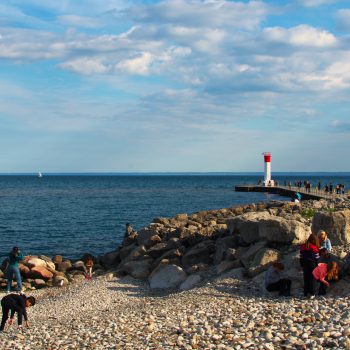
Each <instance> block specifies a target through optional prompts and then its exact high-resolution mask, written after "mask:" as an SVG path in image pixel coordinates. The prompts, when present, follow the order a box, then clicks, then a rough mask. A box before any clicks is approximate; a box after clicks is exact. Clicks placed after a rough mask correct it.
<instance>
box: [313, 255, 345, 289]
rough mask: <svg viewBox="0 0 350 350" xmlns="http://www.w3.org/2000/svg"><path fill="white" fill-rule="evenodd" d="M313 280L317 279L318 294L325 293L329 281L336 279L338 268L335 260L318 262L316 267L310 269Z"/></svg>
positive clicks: (337, 277)
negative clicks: (325, 262)
mask: <svg viewBox="0 0 350 350" xmlns="http://www.w3.org/2000/svg"><path fill="white" fill-rule="evenodd" d="M312 274H313V276H314V279H315V281H319V283H320V286H319V290H318V295H325V294H326V292H327V288H329V287H330V284H329V282H330V281H338V279H339V268H338V265H337V263H336V262H335V261H331V262H330V263H328V264H324V263H319V264H318V265H317V267H316V268H315V269H314V270H313V271H312Z"/></svg>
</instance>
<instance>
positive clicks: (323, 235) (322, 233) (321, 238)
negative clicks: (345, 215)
mask: <svg viewBox="0 0 350 350" xmlns="http://www.w3.org/2000/svg"><path fill="white" fill-rule="evenodd" d="M317 236H318V239H319V241H320V242H324V241H325V240H326V239H327V233H326V231H324V230H320V231H318V234H317Z"/></svg>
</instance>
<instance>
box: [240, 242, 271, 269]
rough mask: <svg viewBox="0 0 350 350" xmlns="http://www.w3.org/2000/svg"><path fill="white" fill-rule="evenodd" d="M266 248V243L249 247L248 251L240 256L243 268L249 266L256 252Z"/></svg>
mask: <svg viewBox="0 0 350 350" xmlns="http://www.w3.org/2000/svg"><path fill="white" fill-rule="evenodd" d="M265 246H266V242H264V241H262V242H258V243H255V244H253V245H251V246H250V247H249V249H248V250H247V251H246V252H245V253H244V254H243V255H242V256H241V258H240V260H241V262H242V264H243V266H244V267H246V268H248V267H250V266H251V264H252V262H253V259H254V257H255V255H256V254H257V253H258V251H259V250H260V249H262V248H264V247H265Z"/></svg>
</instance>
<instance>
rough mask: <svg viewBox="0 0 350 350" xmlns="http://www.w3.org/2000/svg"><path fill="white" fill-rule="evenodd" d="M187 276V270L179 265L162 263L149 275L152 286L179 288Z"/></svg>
mask: <svg viewBox="0 0 350 350" xmlns="http://www.w3.org/2000/svg"><path fill="white" fill-rule="evenodd" d="M186 278H187V275H186V273H185V271H184V270H183V269H182V268H181V267H179V266H177V265H160V266H158V267H157V268H156V269H155V270H154V271H153V272H152V273H151V275H150V276H149V278H148V281H149V283H150V287H151V288H152V289H153V288H160V289H168V288H177V287H178V286H179V285H180V284H181V283H182V282H184V281H185V280H186Z"/></svg>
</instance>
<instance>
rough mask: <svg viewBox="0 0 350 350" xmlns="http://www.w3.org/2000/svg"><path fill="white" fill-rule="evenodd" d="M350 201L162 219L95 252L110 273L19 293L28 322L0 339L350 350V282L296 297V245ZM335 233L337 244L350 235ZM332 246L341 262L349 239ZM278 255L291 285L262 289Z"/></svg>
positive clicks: (88, 345) (57, 347)
mask: <svg viewBox="0 0 350 350" xmlns="http://www.w3.org/2000/svg"><path fill="white" fill-rule="evenodd" d="M317 208H318V209H317ZM349 208H350V203H349V201H345V202H344V201H338V202H328V201H308V202H304V203H302V205H301V206H295V205H294V204H292V203H288V202H270V203H256V204H250V205H245V206H237V207H233V208H223V209H219V210H216V211H204V212H198V213H195V214H193V215H187V214H178V215H176V216H175V217H173V218H157V219H156V220H153V221H154V222H153V223H151V224H150V225H148V226H147V227H145V228H143V229H142V230H139V231H138V232H136V231H133V230H130V232H128V234H126V236H125V239H124V242H123V244H122V245H121V247H119V248H118V249H117V250H115V251H112V252H110V253H107V254H105V255H104V256H101V257H100V261H101V262H102V261H104V263H105V264H106V268H107V271H105V272H103V273H101V275H100V276H94V278H93V280H92V281H88V280H83V279H81V278H78V279H77V280H75V281H73V282H72V283H70V284H68V285H67V286H63V287H61V288H44V289H39V290H35V291H33V292H28V293H26V294H27V295H30V294H33V295H34V296H36V297H38V304H37V305H36V306H35V307H33V308H32V309H29V312H28V313H29V321H30V323H31V325H32V327H31V328H30V329H28V330H27V329H22V330H20V331H19V330H18V329H17V327H16V326H15V325H13V326H12V328H11V329H9V330H8V332H7V333H4V334H1V335H0V336H1V338H2V339H3V341H4V343H3V344H4V348H5V349H14V350H24V349H31V348H38V349H50V350H61V349H63V350H68V349H77V348H79V349H160V348H161V349H224V350H232V349H264V350H265V349H267V350H270V349H271V350H272V349H306V348H310V347H312V348H314V349H323V348H328V347H335V348H339V349H349V348H350V341H349V336H350V312H349V311H348V310H349V306H350V297H349V296H350V277H349V276H345V278H343V279H342V280H341V281H339V282H337V283H336V284H335V285H334V287H332V288H331V289H330V290H329V293H328V295H327V296H326V297H322V298H316V299H314V300H310V299H305V298H303V297H301V294H302V293H301V288H302V285H301V284H300V281H301V275H300V271H298V244H299V243H297V241H298V242H299V241H301V240H303V239H304V237H305V235H306V234H308V232H309V231H307V229H310V228H311V226H315V225H317V223H318V220H321V219H320V218H324V217H328V216H332V217H333V218H334V217H337V215H338V213H343V214H342V215H345V214H344V213H346V215H348V214H349V217H348V219H349V220H350V209H349ZM317 213H318V214H317ZM214 215H215V216H216V219H215V220H214V218H213V216H214ZM226 216H230V218H226ZM318 216H320V217H318ZM348 219H347V220H348ZM214 221H215V223H214ZM223 222H225V223H223ZM287 223H290V228H289V229H287V228H285V229H284V230H285V231H283V232H284V233H283V232H282V231H278V232H279V233H278V234H277V235H276V234H273V235H272V234H271V232H273V231H274V230H273V228H274V227H276V226H274V225H278V226H277V227H278V228H279V230H280V229H281V228H282V227H285V225H287ZM266 225H268V226H266ZM288 227H289V226H288ZM315 227H316V226H315ZM264 228H265V229H266V228H269V230H268V232H267V231H266V232H267V236H265V233H264V232H265V231H261V230H263V229H264ZM297 228H298V229H297ZM257 229H258V230H257ZM302 229H305V232H304V231H301V230H302ZM152 230H153V231H152ZM259 230H260V231H259ZM192 231H193V232H192ZM196 232H197V233H196ZM291 232H294V235H293V236H290V233H291ZM297 232H298V233H297ZM155 233H156V234H155ZM262 233H264V235H263V236H260V235H261V234H262ZM282 233H283V234H282ZM338 234H339V235H338ZM332 235H333V236H331V238H332V240H333V242H334V243H335V240H336V239H348V238H350V237H347V236H346V237H345V236H341V232H338V233H337V232H335V231H334V232H332ZM155 236H157V237H158V238H156V237H155ZM281 237H282V238H283V239H282V240H281ZM159 239H160V241H159ZM349 243H350V242H349ZM169 244H170V250H169V249H168V248H169ZM231 244H234V245H235V248H233V247H231V246H230V245H231ZM172 245H174V247H172ZM334 246H335V249H334V253H335V256H337V258H338V259H340V260H341V259H342V257H341V256H344V252H345V251H346V250H348V249H349V245H348V244H345V243H344V244H334ZM169 251H171V254H170V253H169ZM167 252H168V253H167ZM164 254H168V255H166V256H165V257H164ZM179 254H180V255H179ZM203 258H204V259H205V261H203ZM276 258H278V259H282V261H283V262H284V263H285V265H286V268H287V271H286V272H287V273H288V274H289V275H290V277H291V278H292V280H293V284H294V289H292V296H291V297H288V298H285V297H278V296H276V294H275V293H268V292H266V290H264V289H263V288H262V280H263V279H262V278H263V275H264V271H265V270H266V268H267V266H268V265H269V263H270V262H271V261H274V260H276ZM107 262H109V263H110V265H109V264H107ZM258 263H259V264H258ZM145 266H146V267H147V268H146V269H145V268H144V267H145ZM174 266H177V267H176V268H175V270H172V271H173V272H172V274H169V273H168V274H167V275H166V277H164V273H163V274H162V271H163V272H164V271H167V269H168V268H169V267H171V268H172V269H174ZM180 269H181V270H182V272H181V271H180ZM132 276H133V277H132ZM155 276H158V280H157V279H156V282H157V283H155V280H154V278H155ZM178 276H180V277H181V278H180V279H176V283H174V277H178ZM194 276H195V277H196V276H197V277H196V278H194ZM135 277H137V278H135ZM185 282H186V283H187V284H186V283H185ZM190 282H192V283H190ZM161 283H163V285H162V284H161ZM181 286H182V287H181ZM3 295H5V294H4V293H3V291H1V292H0V297H2V296H3ZM72 310H74V313H73V314H72Z"/></svg>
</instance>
